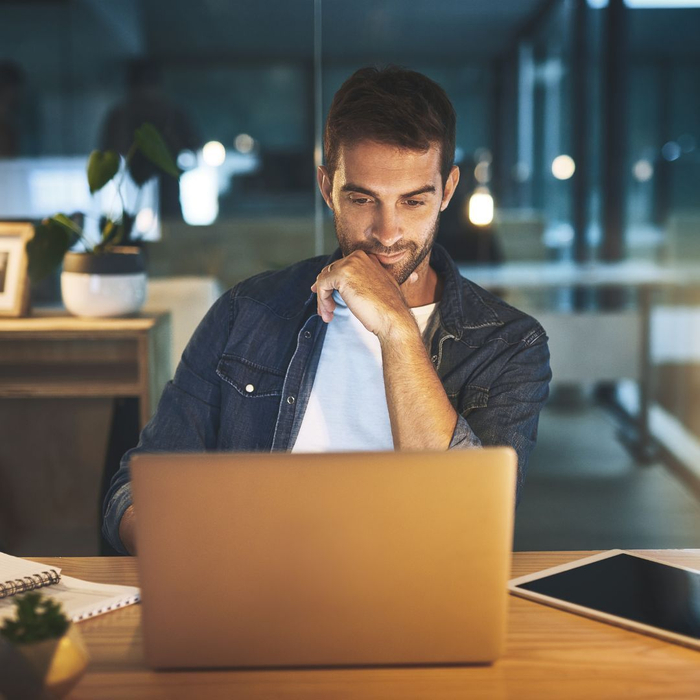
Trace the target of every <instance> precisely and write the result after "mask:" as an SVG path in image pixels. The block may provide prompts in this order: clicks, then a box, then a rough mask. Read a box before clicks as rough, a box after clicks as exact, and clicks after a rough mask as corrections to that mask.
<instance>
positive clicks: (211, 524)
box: [131, 448, 517, 669]
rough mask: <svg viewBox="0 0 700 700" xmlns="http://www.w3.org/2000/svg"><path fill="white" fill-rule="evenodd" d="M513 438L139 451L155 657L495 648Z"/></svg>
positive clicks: (137, 476) (501, 620)
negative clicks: (487, 442)
mask: <svg viewBox="0 0 700 700" xmlns="http://www.w3.org/2000/svg"><path fill="white" fill-rule="evenodd" d="M516 463H517V458H516V455H515V452H514V451H513V450H511V449H510V448H486V449H474V450H451V451H448V452H412V453H409V452H376V453H370V452H361V453H351V452H344V453H337V454H328V453H325V454H288V453H273V454H261V453H254V454H231V453H204V454H150V455H138V456H136V457H134V458H133V460H132V463H131V473H132V481H133V498H134V508H135V512H136V514H137V516H136V517H137V532H136V546H137V552H138V567H139V573H140V582H141V593H142V605H143V641H144V649H145V656H146V661H147V663H148V665H149V666H151V667H152V668H161V669H167V668H214V667H246V668H253V667H290V666H291V667H295V666H345V665H349V666H357V665H359V666H365V665H376V664H380V665H403V664H470V663H479V664H484V663H491V662H493V661H494V660H495V659H496V658H497V657H498V656H499V655H500V654H501V653H502V650H503V647H504V643H505V632H506V611H507V590H508V589H507V581H508V578H509V573H510V558H511V548H512V535H513V517H514V509H515V479H516Z"/></svg>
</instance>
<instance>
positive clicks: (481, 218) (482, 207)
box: [469, 188, 493, 226]
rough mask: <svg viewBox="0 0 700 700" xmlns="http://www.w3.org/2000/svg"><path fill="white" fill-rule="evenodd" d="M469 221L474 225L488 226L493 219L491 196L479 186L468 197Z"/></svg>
mask: <svg viewBox="0 0 700 700" xmlns="http://www.w3.org/2000/svg"><path fill="white" fill-rule="evenodd" d="M469 221H471V222H472V224H474V225H475V226H488V225H489V224H491V222H492V221H493V197H492V196H491V193H490V192H489V191H488V190H487V189H485V188H479V189H477V190H475V191H474V194H473V195H472V196H471V197H470V198H469Z"/></svg>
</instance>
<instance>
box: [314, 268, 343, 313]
mask: <svg viewBox="0 0 700 700" xmlns="http://www.w3.org/2000/svg"><path fill="white" fill-rule="evenodd" d="M332 267H333V263H331V264H330V265H328V266H327V267H325V268H323V270H322V271H321V273H320V274H319V276H318V277H317V278H316V281H315V282H314V283H313V284H312V285H311V291H312V292H315V293H316V311H317V313H318V315H319V316H320V317H321V318H322V319H323V320H324V321H325V322H326V323H330V321H331V320H332V319H333V312H334V311H335V306H336V304H335V299H333V291H334V290H335V289H337V281H336V280H335V279H334V278H335V276H334V275H331V272H332Z"/></svg>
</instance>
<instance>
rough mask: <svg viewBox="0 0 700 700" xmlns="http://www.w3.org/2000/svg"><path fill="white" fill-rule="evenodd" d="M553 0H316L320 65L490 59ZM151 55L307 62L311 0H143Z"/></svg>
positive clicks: (310, 42)
mask: <svg viewBox="0 0 700 700" xmlns="http://www.w3.org/2000/svg"><path fill="white" fill-rule="evenodd" d="M551 2H552V0H342V1H341V0H322V1H321V4H320V9H321V16H322V51H323V57H324V59H325V60H334V59H343V60H353V59H355V58H362V59H364V60H367V59H368V58H371V59H372V60H385V61H397V60H400V58H401V57H402V56H404V55H406V56H410V57H412V58H413V59H416V58H420V59H428V60H429V59H431V58H435V59H439V60H440V61H441V62H444V60H445V58H449V57H453V56H454V57H455V58H457V57H458V58H460V59H464V58H470V59H473V60H489V59H491V58H493V57H494V56H497V55H498V54H500V53H502V52H504V51H506V50H507V49H508V48H509V47H510V46H512V44H513V38H514V37H515V36H516V35H517V33H518V32H519V31H520V30H521V29H522V27H523V26H525V25H526V24H527V23H528V21H529V20H530V19H531V18H533V17H534V16H536V15H537V14H538V12H539V11H540V10H541V9H542V8H543V7H544V6H547V5H549V4H551ZM142 11H143V13H144V20H145V26H146V33H147V37H148V45H149V47H150V48H151V50H152V51H153V54H154V55H155V56H159V57H163V58H165V57H168V58H173V57H174V56H175V55H177V56H180V57H181V58H183V59H186V58H187V57H189V56H195V55H196V56H197V57H198V58H199V59H200V60H201V59H206V58H207V57H210V58H219V59H220V58H222V57H224V56H230V57H232V58H234V57H235V58H240V57H247V58H250V59H251V60H255V59H269V58H275V57H277V56H279V57H284V58H292V57H308V58H309V59H310V58H311V57H312V56H313V47H314V2H313V0H264V1H262V2H257V3H255V2H250V1H249V0H248V1H246V2H241V1H236V0H199V2H197V3H193V2H191V0H142Z"/></svg>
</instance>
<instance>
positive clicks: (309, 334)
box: [304, 331, 311, 340]
mask: <svg viewBox="0 0 700 700" xmlns="http://www.w3.org/2000/svg"><path fill="white" fill-rule="evenodd" d="M310 337H311V331H304V338H306V339H307V340H308V339H309V338H310Z"/></svg>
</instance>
